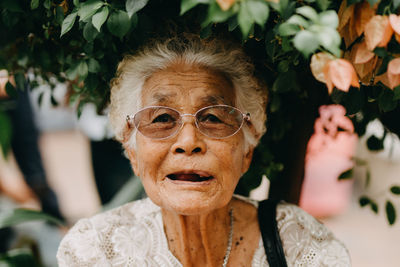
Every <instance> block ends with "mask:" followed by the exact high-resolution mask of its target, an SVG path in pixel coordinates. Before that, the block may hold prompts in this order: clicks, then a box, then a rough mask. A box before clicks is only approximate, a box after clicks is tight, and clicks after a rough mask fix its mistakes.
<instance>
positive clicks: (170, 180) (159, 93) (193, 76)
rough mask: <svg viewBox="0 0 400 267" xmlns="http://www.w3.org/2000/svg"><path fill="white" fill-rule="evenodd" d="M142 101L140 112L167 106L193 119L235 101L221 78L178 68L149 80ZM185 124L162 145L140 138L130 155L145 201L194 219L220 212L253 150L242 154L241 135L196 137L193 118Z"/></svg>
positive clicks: (189, 67)
mask: <svg viewBox="0 0 400 267" xmlns="http://www.w3.org/2000/svg"><path fill="white" fill-rule="evenodd" d="M141 97H142V103H143V107H147V106H154V105H158V106H168V107H172V108H174V109H176V110H178V111H179V112H181V113H182V114H183V113H191V114H194V113H196V111H197V110H199V109H200V108H203V107H206V106H210V105H216V104H226V105H233V103H234V97H235V96H234V90H233V88H232V85H231V84H230V82H228V81H227V80H226V79H225V78H224V77H223V76H222V75H220V74H217V73H215V72H212V71H210V70H207V69H205V68H200V67H196V66H188V65H183V64H176V65H173V66H171V67H169V68H167V69H165V70H162V71H159V72H156V73H154V74H153V75H152V76H151V77H150V78H149V79H147V80H146V82H145V84H144V86H143V91H142V95H141ZM184 122H185V123H184V125H183V127H182V129H181V130H180V131H179V132H178V133H177V134H176V135H174V136H172V137H169V138H167V139H163V140H154V139H150V138H148V137H145V136H143V135H141V134H140V133H138V134H137V135H136V142H137V149H136V151H134V150H129V151H128V154H129V157H130V160H131V163H132V166H133V169H134V171H135V173H136V174H137V175H138V176H140V177H141V180H142V182H143V185H144V188H145V190H146V193H147V195H148V196H149V197H150V198H151V199H152V201H153V202H154V203H156V204H157V205H159V206H160V207H162V208H164V209H167V210H172V211H175V212H177V213H179V214H183V215H194V214H200V213H204V212H209V211H211V210H213V209H217V208H221V207H223V206H225V205H226V204H227V203H228V202H229V201H230V199H231V197H232V195H233V192H234V189H235V187H236V185H237V182H238V180H239V178H240V176H241V175H242V173H244V172H245V171H247V169H248V167H249V165H250V161H251V156H252V149H251V150H250V151H244V137H243V132H242V131H239V132H238V133H236V134H235V135H233V136H231V137H228V138H225V139H213V138H211V137H208V136H205V135H203V134H202V133H200V132H199V131H198V129H197V128H196V125H195V122H194V118H192V117H184ZM204 177H208V178H204Z"/></svg>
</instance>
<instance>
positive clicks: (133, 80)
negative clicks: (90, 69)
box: [109, 34, 267, 150]
mask: <svg viewBox="0 0 400 267" xmlns="http://www.w3.org/2000/svg"><path fill="white" fill-rule="evenodd" d="M178 62H181V63H184V64H188V65H194V66H201V67H205V68H207V69H211V70H213V71H216V72H218V73H221V74H223V75H224V76H225V77H226V78H227V79H228V80H229V81H230V82H231V83H232V85H233V88H234V90H235V92H234V93H235V103H234V105H235V106H236V107H237V108H239V109H240V110H241V111H242V112H244V113H250V117H251V124H252V125H253V126H252V128H253V129H250V127H249V126H248V125H246V124H244V127H243V132H244V138H245V147H246V150H247V148H248V147H249V146H251V147H255V146H256V145H257V144H258V141H259V139H260V138H261V136H262V135H263V134H264V133H265V131H266V127H265V120H266V112H265V106H266V100H267V92H266V88H265V86H264V85H263V83H262V82H260V81H259V80H258V79H257V78H256V77H255V75H254V65H253V64H252V63H251V62H250V60H249V58H248V57H247V56H246V55H245V53H244V52H243V50H242V48H241V47H240V46H238V45H235V44H233V43H232V42H229V41H226V40H220V39H215V38H214V39H201V38H200V37H199V36H196V35H191V34H185V35H183V36H175V37H173V38H169V39H167V40H159V41H155V42H153V43H151V44H150V45H147V46H145V47H143V48H142V49H141V50H139V51H138V52H137V53H136V54H135V55H128V56H125V57H124V59H123V60H122V61H121V62H120V64H119V65H118V70H117V74H116V77H115V78H114V79H113V80H112V82H111V104H110V114H109V118H110V122H111V126H112V128H113V130H114V133H115V137H116V139H117V140H118V141H120V142H121V143H122V144H123V145H124V146H125V148H135V147H136V134H135V133H136V130H134V131H132V130H131V129H129V128H128V127H127V123H126V116H127V115H131V114H135V113H136V112H137V111H138V110H139V109H140V108H142V106H141V105H142V104H141V92H142V88H143V84H144V83H145V81H146V79H148V78H149V77H150V76H151V75H152V74H153V73H155V72H157V71H160V70H163V69H166V68H168V67H169V66H171V65H173V64H176V63H178Z"/></svg>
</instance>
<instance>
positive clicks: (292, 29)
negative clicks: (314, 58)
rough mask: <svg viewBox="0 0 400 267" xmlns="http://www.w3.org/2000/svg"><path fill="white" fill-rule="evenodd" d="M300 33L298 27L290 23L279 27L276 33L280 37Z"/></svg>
mask: <svg viewBox="0 0 400 267" xmlns="http://www.w3.org/2000/svg"><path fill="white" fill-rule="evenodd" d="M299 31H300V27H299V26H298V25H294V24H291V23H287V22H286V23H282V24H281V25H279V28H278V32H279V34H280V35H281V36H290V35H295V34H296V33H298V32H299Z"/></svg>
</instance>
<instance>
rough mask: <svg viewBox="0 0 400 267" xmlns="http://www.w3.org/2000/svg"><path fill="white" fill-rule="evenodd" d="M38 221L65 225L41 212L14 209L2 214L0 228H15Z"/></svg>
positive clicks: (0, 214)
mask: <svg viewBox="0 0 400 267" xmlns="http://www.w3.org/2000/svg"><path fill="white" fill-rule="evenodd" d="M38 220H45V221H49V222H52V223H55V224H58V225H63V223H62V222H61V221H60V220H59V219H57V218H55V217H53V216H51V215H48V214H46V213H43V212H40V211H35V210H29V209H14V210H6V211H2V212H0V228H4V227H9V226H15V225H17V224H20V223H24V222H30V221H38Z"/></svg>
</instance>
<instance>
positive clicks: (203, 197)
mask: <svg viewBox="0 0 400 267" xmlns="http://www.w3.org/2000/svg"><path fill="white" fill-rule="evenodd" d="M231 198H232V195H230V196H227V195H225V194H224V195H220V196H219V195H218V194H217V195H212V196H210V195H208V194H206V193H205V192H198V191H197V192H196V191H195V192H180V193H179V194H176V193H175V194H169V195H167V196H166V195H164V196H162V197H161V199H162V201H161V203H156V204H158V205H159V206H160V207H161V208H163V209H165V210H168V211H172V212H174V213H177V214H180V215H187V216H190V215H200V214H205V213H209V212H211V211H213V210H216V209H219V208H222V207H224V206H225V205H227V204H228V203H229V201H230V199H231Z"/></svg>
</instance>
